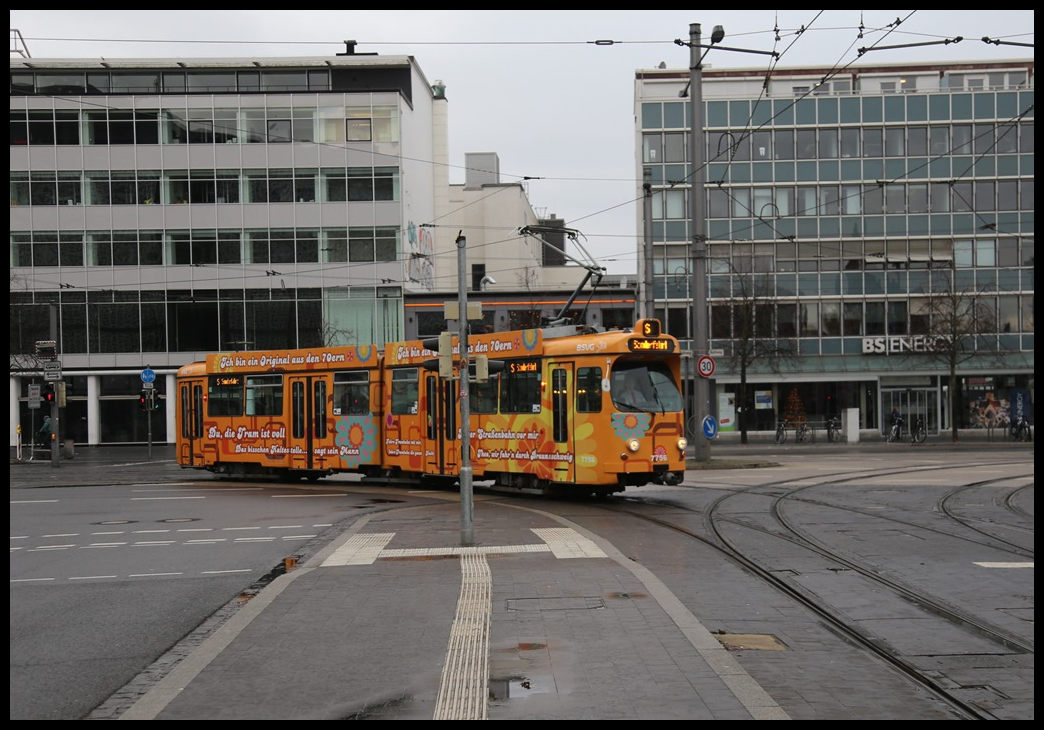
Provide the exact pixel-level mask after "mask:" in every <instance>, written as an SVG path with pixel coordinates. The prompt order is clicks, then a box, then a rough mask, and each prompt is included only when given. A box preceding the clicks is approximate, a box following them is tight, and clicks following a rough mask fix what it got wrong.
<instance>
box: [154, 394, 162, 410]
mask: <svg viewBox="0 0 1044 730" xmlns="http://www.w3.org/2000/svg"><path fill="white" fill-rule="evenodd" d="M162 407H163V403H162V402H160V398H159V393H157V392H156V391H152V410H154V411H158V410H159V409H160V408H162Z"/></svg>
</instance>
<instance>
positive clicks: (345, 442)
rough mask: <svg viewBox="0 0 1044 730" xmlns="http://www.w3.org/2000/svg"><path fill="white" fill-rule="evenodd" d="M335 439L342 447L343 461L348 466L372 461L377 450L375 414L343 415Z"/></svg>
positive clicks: (339, 419)
mask: <svg viewBox="0 0 1044 730" xmlns="http://www.w3.org/2000/svg"><path fill="white" fill-rule="evenodd" d="M334 441H335V443H336V444H337V445H338V446H339V447H341V448H340V452H341V461H342V462H344V465H345V466H346V467H349V468H351V467H356V466H359V465H360V464H368V463H370V462H371V461H372V460H373V455H374V453H375V452H376V451H377V424H375V423H374V421H373V416H372V415H365V416H341V417H340V418H338V419H337V436H336V437H335V439H334Z"/></svg>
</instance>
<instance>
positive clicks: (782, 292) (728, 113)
mask: <svg viewBox="0 0 1044 730" xmlns="http://www.w3.org/2000/svg"><path fill="white" fill-rule="evenodd" d="M688 82H689V71H688V70H687V69H685V70H677V69H674V70H671V69H664V68H660V69H650V70H639V71H637V72H636V77H635V119H636V126H637V128H636V168H637V176H636V177H637V179H639V180H641V179H642V175H643V173H644V172H645V171H646V170H648V171H649V172H650V173H651V181H652V189H653V195H652V209H653V212H652V216H651V217H652V241H651V245H645V244H641V245H640V246H639V253H640V254H641V255H640V256H639V260H640V261H644V258H643V255H644V253H645V251H646V250H648V251H650V252H651V253H650V255H651V256H652V264H653V282H652V287H653V291H652V297H653V301H654V303H655V308H656V311H657V313H658V316H660V317H661V318H662V319H663V320H664V322H665V323H666V326H667V329H668V331H670V333H671V334H673V335H675V336H677V337H679V338H691V327H692V323H691V320H692V315H691V306H692V299H691V294H690V291H691V279H692V268H693V264H692V260H691V251H692V235H693V231H692V225H691V212H690V198H689V196H690V194H691V190H692V185H691V176H692V171H693V167H692V161H691V157H692V156H691V154H690V150H689V144H690V140H691V138H692V136H691V134H690V129H691V121H690V110H689V102H688V99H686V98H680V97H682V96H683V95H684V94H685V91H686V89H687V85H688ZM701 88H702V93H703V100H704V130H703V133H702V135H701V137H702V139H703V140H704V141H705V148H704V149H703V150H700V151H699V155H698V159H697V163H698V164H701V165H705V179H706V183H705V186H704V195H705V199H706V227H705V233H706V235H707V250H708V254H707V256H708V260H707V266H706V270H707V276H708V282H707V287H708V288H707V291H708V301H707V302H706V306H707V307H708V317H709V322H710V332H709V333H708V340H709V348H710V350H711V353H712V354H714V355H717V369H716V371H715V383H714V385H713V388H712V391H713V392H714V404H715V405H716V406H717V409H718V415H719V419H720V420H721V421H722V425H723V426H724V427H725V428H726V429H727V428H728V427H729V425H730V422H731V425H732V427H735V418H732V416H734V411H733V409H738V408H741V407H743V408H745V409H746V413H747V419H748V420H747V425H748V428H750V429H754V430H772V429H774V428H775V426H776V424H777V423H778V421H779V419H781V418H783V417H784V416H785V415H787V414H788V413H789V412H791V411H792V410H793V409H794V408H798V409H799V410H800V411H801V412H802V413H803V414H805V415H806V416H807V417H808V418H809V419H810V420H813V421H817V420H818V421H821V420H823V419H824V418H826V417H828V416H834V415H840V413H841V411H842V410H844V409H849V408H858V409H859V414H860V415H859V417H860V425H861V427H862V428H864V429H879V428H882V427H883V424H885V422H886V417H883V416H882V414H885V416H887V414H889V413H890V412H891V410H892V408H893V407H897V408H899V409H900V411H901V412H902V413H903V414H905V415H908V416H921V417H924V418H925V419H926V422H927V424H928V428H929V431H930V432H933V431H937V430H939V429H948V428H949V427H950V425H951V423H952V422H953V419H956V422H957V425H958V426H959V427H960V428H975V427H980V426H990V425H994V426H999V425H1003V423H1004V422H1005V421H1006V419H1007V418H1009V417H1010V416H1011V414H1012V413H1014V412H1015V410H1016V408H1021V409H1024V412H1025V413H1026V414H1027V415H1031V412H1032V401H1033V392H1034V380H1033V343H1034V332H1033V274H1034V269H1033V263H1034V256H1033V235H1034V233H1033V201H1034V196H1033V192H1034V190H1033V187H1034V177H1033V176H1034V168H1033V157H1034V134H1033V61H1032V60H1031V59H1018V60H1010V61H998V62H991V63H970V62H969V63H953V64H931V65H927V64H925V65H916V66H911V65H903V66H899V65H895V66H890V65H876V66H873V67H858V68H857V67H846V68H844V69H843V70H841V71H840V72H839V71H838V70H837V69H828V68H810V67H803V68H792V69H780V68H777V69H774V70H773V72H772V74H771V77H769V78H766V74H765V72H764V70H756V69H714V68H707V69H705V70H704V71H703V74H702V87H701ZM643 202H644V201H642V200H639V203H638V233H639V236H638V237H639V241H644V238H645V236H644V220H643V218H644V216H643ZM945 291H951V292H953V293H955V294H957V295H959V296H960V297H961V298H962V301H965V302H974V304H975V306H974V308H975V310H976V311H977V312H978V313H979V314H980V316H979V318H978V320H977V321H976V322H975V323H974V324H973V325H971V327H972V328H973V329H970V330H969V331H968V334H969V335H970V336H969V337H967V338H966V340H967V341H966V344H965V346H964V350H963V351H962V353H961V358H962V361H961V363H960V365H959V368H958V375H959V378H958V384H957V387H958V388H959V389H960V395H959V402H960V403H961V407H960V409H959V410H960V412H958V413H951V412H950V411H951V408H950V406H949V398H948V392H949V391H948V388H949V377H948V375H949V368H948V367H947V366H946V365H945V364H944V363H942V362H941V361H940V358H939V356H938V352H937V351H938V348H934V346H933V344H932V343H933V342H935V339H934V338H935V337H937V336H938V335H939V332H940V328H939V325H940V322H939V321H938V320H939V316H938V314H933V311H935V305H934V304H933V300H938V299H939V297H940V296H941V293H942V292H945ZM748 309H749V311H750V312H751V313H752V314H750V315H748V314H747V312H748ZM747 321H749V322H750V324H751V325H752V326H753V332H754V334H753V336H752V337H751V336H750V335H748V334H746V333H747V331H748V330H747V329H746V326H745V323H746V322H747ZM750 340H753V342H754V343H755V344H757V343H758V342H761V343H763V344H766V345H767V344H768V343H772V344H773V345H776V344H779V345H785V348H784V349H785V351H786V352H787V353H789V354H788V356H786V357H779V358H763V359H761V360H758V361H756V362H754V363H752V369H751V371H750V372H748V374H747V383H748V388H747V398H746V402H745V403H738V402H736V399H735V395H736V393H737V391H738V387H737V386H738V382H739V379H740V376H739V373H738V364H737V362H736V361H735V360H734V359H733V357H734V353H736V352H737V351H738V349H739V346H740V345H741V344H742V343H744V342H748V341H750ZM690 344H691V339H690ZM765 349H766V350H768V349H769V348H768V347H766V348H765ZM933 349H935V350H936V353H935V354H933V353H932V350H933ZM795 399H796V401H795Z"/></svg>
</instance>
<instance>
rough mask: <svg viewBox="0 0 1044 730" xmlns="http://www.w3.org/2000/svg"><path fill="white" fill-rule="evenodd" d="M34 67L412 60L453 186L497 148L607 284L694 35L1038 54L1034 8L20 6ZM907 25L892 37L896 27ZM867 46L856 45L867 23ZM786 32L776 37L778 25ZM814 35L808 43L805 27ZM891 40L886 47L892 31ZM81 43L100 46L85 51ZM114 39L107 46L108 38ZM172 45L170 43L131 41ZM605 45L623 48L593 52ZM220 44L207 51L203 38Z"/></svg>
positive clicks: (839, 52) (790, 47) (793, 51)
mask: <svg viewBox="0 0 1044 730" xmlns="http://www.w3.org/2000/svg"><path fill="white" fill-rule="evenodd" d="M10 16H11V28H12V29H18V30H19V31H20V32H21V34H22V36H23V37H24V38H25V40H26V45H27V47H28V49H29V53H30V54H31V55H32V56H33V57H35V58H56V57H65V58H98V57H102V56H105V57H114V58H120V57H123V58H141V57H182V56H193V57H206V56H219V57H237V56H258V55H262V56H325V55H331V56H332V55H334V54H336V53H339V52H341V51H343V50H344V44H343V41H344V40H348V39H353V40H356V41H358V42H359V45H358V48H357V50H358V51H359V52H377V53H381V54H385V55H402V54H408V55H412V56H414V57H415V58H416V59H417V61H418V63H419V65H420V68H421V69H422V71H423V72H424V74H425V76H426V77H427V78H428V81H429V82H434V81H435V80H437V79H439V80H442V81H443V82H444V83H445V84H446V96H447V98H448V99H449V102H450V106H449V138H450V139H449V150H450V157H449V163H450V165H451V167H450V173H449V178H450V181H451V182H463V179H464V170H463V167H464V153H465V152H496V153H497V154H498V155H499V157H500V170H501V179H502V181H504V182H513V181H517V180H519V179H521V178H522V177H524V176H529V177H534V178H541V179H539V180H532V181H530V182H528V183H526V186H527V190H528V192H529V197H530V201H531V202H532V203H533V205H534V207H535V208H536V209H537V211H538V213H542V214H551V213H554V214H556V215H557V216H558V217H559V218H564V219H565V220H566V222H567V225H570V226H572V227H575V228H577V229H579V230H580V231H581V232H583V233H584V235H585V236H587V248H588V250H589V251H590V252H591V253H592V254H594V255H595V256H596V257H597V258H599V259H600V261H601V262H602V263H603V264H604V265H605V266H606V267H607V268H608V270H609V272H610V273H633V272H634V271H635V269H636V258H637V256H636V238H635V235H636V230H637V229H636V210H637V208H636V206H635V204H634V203H632V202H631V201H633V200H635V199H636V198H637V197H638V196H639V194H640V187H641V180H636V179H634V173H635V163H634V155H635V149H634V108H633V105H634V72H635V70H636V69H638V68H653V67H655V66H657V65H658V64H659V63H660V62H661V61H662V62H665V63H666V64H667V66H668V67H669V68H679V69H684V68H687V67H688V61H689V49H688V48H687V47H684V46H679V45H676V44H675V43H674V40H675V39H682V40H685V41H687V40H688V35H689V24H690V23H700V24H701V26H702V30H703V34H704V38H705V39H706V38H708V37H709V35H710V32H711V30H712V29H713V27H714V26H715V25H722V26H724V28H725V32H726V37H725V40H724V41H722V45H723V46H729V47H736V48H747V49H756V50H764V51H772V50H774V51H777V52H779V53H782V56H781V58H780V59H779V61H778V62H777V63H778V65H779V66H780V67H789V66H809V65H822V66H834V65H845V64H848V63H850V62H852V61H853V59H856V58H857V57H858V56H859V53H858V49H860V48H866V47H870V46H872V45H874V44H875V43H876V44H878V45H887V46H895V45H901V44H911V43H924V42H927V41H939V40H943V39H945V38H954V37H956V36H962V37H963V39H964V40H962V41H961V42H959V43H950V44H946V45H929V46H917V47H912V48H901V49H894V50H880V51H873V52H867V53H864V54H863V55H862V57H861V58H859V59H858V60H856V61H855V63H854V65H859V66H863V65H871V64H878V63H904V62H913V61H933V60H937V61H944V60H963V59H967V60H971V61H986V60H999V59H1013V58H1027V57H1032V56H1033V49H1032V48H1028V47H1024V46H1017V45H1006V44H1002V45H995V44H992V43H984V42H983V41H982V40H981V38H982V37H983V36H987V37H990V38H993V39H1000V40H1003V41H1009V42H1015V43H1030V44H1032V43H1033V40H1034V38H1033V21H1034V12H1033V11H1032V10H917V11H911V10H828V11H819V10H780V11H772V10H746V11H728V10H701V11H692V10H650V11H638V10H619V11H605V10H592V11H578V10H562V11H548V10H529V11H526V10H501V11H492V10H490V11H464V10H430V11H421V10H365V11H361V10H360V11H349V10H345V11H333V10H304V11H288V10H238V11H237V10H213V11H199V10H151V11H148V10H141V11H123V10H11V11H10ZM897 19H903V22H902V23H900V24H899V25H898V26H897V27H895V28H894V29H892V30H891V32H890V33H889V32H887V31H888V30H889V24H890V23H893V22H894V21H895V20H897ZM860 25H862V26H863V37H862V38H858V33H859V26H860ZM777 27H778V29H779V41H776V33H775V32H774V29H775V28H777ZM801 27H805V28H806V30H805V31H804V32H803V33H797V32H796V31H797V29H799V28H801ZM886 33H887V35H886ZM73 39H97V40H94V41H90V42H89V41H81V40H73ZM102 39H104V42H103V41H102ZM154 40H164V41H166V40H169V41H170V42H163V43H154V42H132V41H154ZM596 40H612V41H617V43H614V44H613V45H595V44H594V43H593V41H596ZM200 41H207V42H200ZM770 62H771V59H770V57H769V56H765V55H754V54H746V53H738V52H733V51H726V50H717V49H716V50H712V51H711V52H710V54H709V55H708V56H707V58H706V60H705V64H709V65H711V66H716V67H746V68H761V69H765V70H767V69H768V68H769V64H770Z"/></svg>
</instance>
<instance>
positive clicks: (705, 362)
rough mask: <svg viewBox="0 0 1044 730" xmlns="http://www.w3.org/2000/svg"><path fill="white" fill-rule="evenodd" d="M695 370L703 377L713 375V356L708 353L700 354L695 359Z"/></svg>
mask: <svg viewBox="0 0 1044 730" xmlns="http://www.w3.org/2000/svg"><path fill="white" fill-rule="evenodd" d="M696 370H697V371H698V372H699V373H700V375H702V376H703V377H705V378H709V377H710V376H712V375H714V358H712V357H711V356H710V355H701V356H700V359H699V360H697V361H696Z"/></svg>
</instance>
